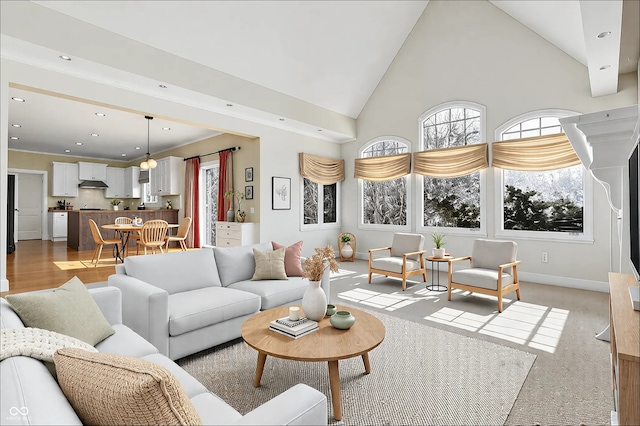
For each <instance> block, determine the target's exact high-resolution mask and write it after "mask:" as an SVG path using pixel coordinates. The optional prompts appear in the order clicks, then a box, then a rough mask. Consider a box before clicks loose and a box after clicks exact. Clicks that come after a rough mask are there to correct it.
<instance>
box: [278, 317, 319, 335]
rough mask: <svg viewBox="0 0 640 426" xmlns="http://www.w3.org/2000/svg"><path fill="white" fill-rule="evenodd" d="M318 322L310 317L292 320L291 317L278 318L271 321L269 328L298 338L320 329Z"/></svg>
mask: <svg viewBox="0 0 640 426" xmlns="http://www.w3.org/2000/svg"><path fill="white" fill-rule="evenodd" d="M318 328H319V327H318V323H317V322H316V321H313V320H310V319H309V318H305V317H303V318H300V319H298V320H295V321H291V320H290V319H289V317H284V318H278V319H276V320H273V321H271V323H269V329H270V330H273V331H275V332H276V333H280V334H284V335H285V336H289V337H292V338H294V339H297V338H298V337H302V336H304V335H305V334H309V333H312V332H314V331H316V330H317V329H318Z"/></svg>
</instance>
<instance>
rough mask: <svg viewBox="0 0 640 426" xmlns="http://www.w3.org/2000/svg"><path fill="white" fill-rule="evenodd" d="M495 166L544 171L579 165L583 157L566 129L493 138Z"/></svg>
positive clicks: (492, 148)
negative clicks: (572, 142) (516, 136)
mask: <svg viewBox="0 0 640 426" xmlns="http://www.w3.org/2000/svg"><path fill="white" fill-rule="evenodd" d="M491 151H492V153H493V161H492V162H491V165H492V166H493V167H499V168H501V169H509V170H520V171H528V172H541V171H546V170H556V169H563V168H565V167H571V166H577V165H580V164H581V163H580V159H579V158H578V156H577V155H576V152H575V151H574V149H573V146H571V143H570V142H569V140H568V139H567V135H565V134H564V133H556V134H553V135H545V136H534V137H531V138H522V139H512V140H508V141H504V142H494V143H493V144H492V145H491Z"/></svg>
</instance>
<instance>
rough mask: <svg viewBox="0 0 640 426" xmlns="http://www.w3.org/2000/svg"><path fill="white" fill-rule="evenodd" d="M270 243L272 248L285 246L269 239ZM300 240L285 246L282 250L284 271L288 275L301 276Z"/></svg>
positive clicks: (276, 248)
mask: <svg viewBox="0 0 640 426" xmlns="http://www.w3.org/2000/svg"><path fill="white" fill-rule="evenodd" d="M271 245H272V246H273V249H274V250H278V249H279V248H283V247H286V246H283V245H280V244H278V243H276V242H274V241H271ZM301 256H302V241H298V242H297V243H295V244H292V245H290V246H289V247H286V250H285V251H284V271H285V272H286V273H287V276H288V277H301V276H302V272H303V271H302V260H301V259H300V258H301Z"/></svg>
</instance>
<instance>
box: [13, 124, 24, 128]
mask: <svg viewBox="0 0 640 426" xmlns="http://www.w3.org/2000/svg"><path fill="white" fill-rule="evenodd" d="M11 127H22V124H12V125H11Z"/></svg>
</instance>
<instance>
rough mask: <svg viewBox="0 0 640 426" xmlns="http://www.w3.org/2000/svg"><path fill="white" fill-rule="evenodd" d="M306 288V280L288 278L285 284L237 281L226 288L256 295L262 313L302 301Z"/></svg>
mask: <svg viewBox="0 0 640 426" xmlns="http://www.w3.org/2000/svg"><path fill="white" fill-rule="evenodd" d="M308 287H309V280H308V279H306V278H302V277H289V279H288V280H287V281H286V282H283V281H281V280H264V281H251V280H245V281H239V282H237V283H233V284H231V285H230V286H229V287H228V288H229V289H232V288H233V289H236V290H242V291H245V292H251V293H253V294H257V295H258V296H260V299H261V304H260V309H261V310H263V311H264V310H266V309H271V308H275V307H276V306H281V305H284V304H286V303H291V302H296V301H298V300H300V299H302V295H303V294H304V291H305V290H306V289H307V288H308Z"/></svg>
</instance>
